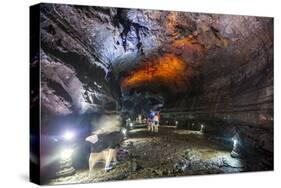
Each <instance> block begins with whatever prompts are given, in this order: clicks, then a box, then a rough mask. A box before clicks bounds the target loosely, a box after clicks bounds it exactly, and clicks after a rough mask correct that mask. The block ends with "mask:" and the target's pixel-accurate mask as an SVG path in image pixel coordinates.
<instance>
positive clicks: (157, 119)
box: [153, 112, 160, 133]
mask: <svg viewBox="0 0 281 188" xmlns="http://www.w3.org/2000/svg"><path fill="white" fill-rule="evenodd" d="M153 121H154V132H156V133H158V131H159V122H160V112H157V113H156V114H155V116H154V118H153Z"/></svg>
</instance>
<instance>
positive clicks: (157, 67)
mask: <svg viewBox="0 0 281 188" xmlns="http://www.w3.org/2000/svg"><path fill="white" fill-rule="evenodd" d="M176 16H177V15H176V13H175V12H172V13H171V14H169V15H168V16H167V22H166V29H167V31H168V32H170V33H173V36H174V37H173V38H174V41H172V42H166V43H164V44H163V46H161V47H160V48H159V51H158V52H160V53H158V52H156V54H150V55H148V57H147V58H143V59H141V60H140V62H139V64H137V66H136V67H135V68H134V69H133V70H132V71H130V72H129V73H128V74H127V75H123V77H122V78H121V83H120V84H121V88H122V89H123V90H129V89H131V88H147V89H149V88H150V89H151V88H158V87H161V88H168V89H170V90H171V91H173V92H176V93H177V92H182V91H186V90H187V89H188V87H189V85H190V82H191V79H192V77H193V76H195V75H196V69H197V67H198V66H199V65H200V62H201V58H202V57H203V56H204V48H203V47H202V46H201V45H200V44H199V43H198V42H197V40H196V39H195V38H194V36H193V35H192V34H189V35H186V36H184V37H180V38H177V37H176V36H179V34H178V33H177V32H176V33H174V32H175V29H174V28H175V25H176V20H177V19H176ZM162 49H164V50H163V51H161V50H162ZM163 86H164V87H163Z"/></svg>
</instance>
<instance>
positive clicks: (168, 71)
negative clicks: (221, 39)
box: [121, 54, 192, 89]
mask: <svg viewBox="0 0 281 188" xmlns="http://www.w3.org/2000/svg"><path fill="white" fill-rule="evenodd" d="M148 61H149V62H144V64H142V65H140V66H139V67H137V68H136V69H135V70H133V71H132V72H131V73H130V74H129V75H128V76H126V77H125V78H123V79H122V81H121V86H122V88H123V89H128V88H130V87H135V86H140V85H144V84H152V85H153V84H155V85H164V86H168V87H173V88H176V87H184V86H185V85H186V84H187V82H188V78H189V77H190V76H191V75H192V68H191V67H190V66H189V65H188V64H187V63H185V62H184V61H183V60H182V59H181V58H180V57H177V56H175V55H173V54H165V55H163V56H162V57H157V58H154V59H153V58H151V59H149V60H148Z"/></svg>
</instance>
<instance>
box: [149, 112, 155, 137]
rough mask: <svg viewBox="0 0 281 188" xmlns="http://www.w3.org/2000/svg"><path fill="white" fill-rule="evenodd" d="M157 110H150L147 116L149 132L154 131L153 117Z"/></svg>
mask: <svg viewBox="0 0 281 188" xmlns="http://www.w3.org/2000/svg"><path fill="white" fill-rule="evenodd" d="M154 115H155V112H153V111H152V110H150V111H149V114H148V116H147V130H148V131H149V132H152V131H153V118H154Z"/></svg>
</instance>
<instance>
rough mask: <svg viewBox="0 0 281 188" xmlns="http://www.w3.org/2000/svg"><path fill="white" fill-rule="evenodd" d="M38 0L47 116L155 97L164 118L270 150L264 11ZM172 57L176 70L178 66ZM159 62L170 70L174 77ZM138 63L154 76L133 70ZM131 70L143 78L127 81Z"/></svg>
mask: <svg viewBox="0 0 281 188" xmlns="http://www.w3.org/2000/svg"><path fill="white" fill-rule="evenodd" d="M40 6H41V11H40V31H41V32H40V36H41V52H40V59H41V75H42V80H41V81H42V82H41V94H42V95H41V102H42V109H43V112H44V114H45V115H47V116H48V115H50V116H55V115H67V114H73V113H78V114H84V113H90V112H100V111H106V110H111V111H114V110H121V109H122V107H124V106H122V105H124V104H127V103H130V104H132V105H131V107H132V108H138V110H140V107H141V106H142V105H141V102H140V101H144V103H145V101H146V100H147V101H148V102H147V103H149V102H151V101H152V100H153V99H154V100H156V101H160V102H159V104H161V105H163V106H164V107H163V109H162V117H163V118H164V119H165V118H167V119H171V120H172V121H174V120H175V119H178V120H179V121H180V124H182V125H183V126H187V127H189V126H190V123H191V124H192V122H193V121H196V120H197V122H203V123H206V129H205V132H206V133H210V134H213V133H215V134H218V135H219V134H221V135H224V136H227V137H231V136H232V135H234V134H235V132H239V134H241V135H242V137H243V139H244V140H245V143H248V144H249V145H251V146H253V147H257V148H261V149H262V150H266V151H272V150H273V138H272V135H273V134H272V132H273V19H272V18H263V17H251V16H232V15H219V14H201V13H186V12H175V11H160V10H139V9H119V8H106V7H105V8H103V7H87V6H74V5H59V4H41V5H40ZM167 57H168V58H167ZM167 59H168V61H166V60H167ZM170 60H173V61H174V60H175V62H177V63H174V65H173V64H171V63H170ZM178 62H180V65H183V66H180V67H184V69H185V71H186V72H184V74H177V73H178V72H177V71H179V70H178V69H177V67H176V66H175V65H178ZM155 65H156V67H155ZM158 65H159V66H158ZM161 67H167V69H169V71H170V70H171V71H172V70H175V71H174V72H172V74H170V75H172V77H167V76H166V77H165V75H167V74H161V72H162V73H165V71H163V70H162V69H161ZM157 68H158V69H157ZM146 69H148V70H151V69H152V70H153V71H154V73H155V75H157V77H153V75H152V76H150V78H149V79H147V78H146V77H138V76H137V75H139V74H140V75H142V74H141V73H142V72H144V71H146ZM153 71H152V72H153ZM154 73H152V74H154ZM136 78H141V79H142V80H140V81H138V82H126V80H136ZM122 83H130V84H129V85H128V84H127V85H126V84H122ZM156 83H157V84H156ZM156 85H157V87H155V86H156ZM147 96H148V97H147ZM153 96H157V97H154V98H153ZM163 101H164V102H163ZM135 104H140V105H135ZM159 104H155V105H159ZM146 108H150V106H149V107H146ZM122 110H124V108H123V109H122ZM207 122H208V123H207Z"/></svg>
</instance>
